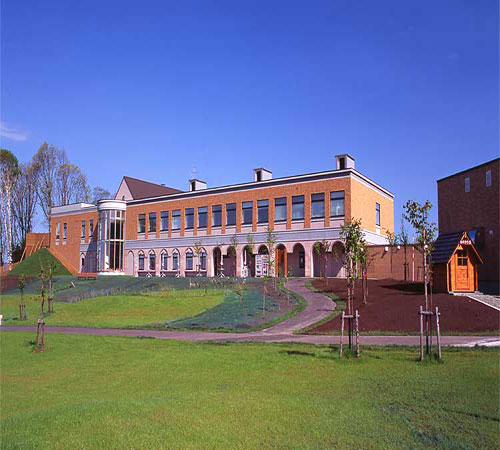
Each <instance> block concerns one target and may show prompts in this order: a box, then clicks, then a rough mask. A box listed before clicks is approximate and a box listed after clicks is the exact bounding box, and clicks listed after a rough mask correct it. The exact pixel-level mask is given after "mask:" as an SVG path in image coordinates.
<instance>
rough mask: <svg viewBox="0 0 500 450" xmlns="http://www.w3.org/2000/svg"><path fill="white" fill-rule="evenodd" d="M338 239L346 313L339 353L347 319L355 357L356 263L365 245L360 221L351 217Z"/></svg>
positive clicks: (358, 351) (356, 319) (356, 337)
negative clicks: (344, 276) (343, 268)
mask: <svg viewBox="0 0 500 450" xmlns="http://www.w3.org/2000/svg"><path fill="white" fill-rule="evenodd" d="M340 239H341V241H342V242H343V244H344V253H345V263H346V272H347V311H346V312H347V314H346V313H344V312H342V317H341V332H340V347H339V355H340V356H342V340H343V338H344V322H345V321H346V320H347V327H348V333H349V349H350V350H352V346H353V342H352V338H353V332H354V333H355V340H356V357H359V353H360V348H359V313H358V310H354V286H355V283H356V281H357V280H358V279H359V270H358V265H359V264H360V260H361V254H362V252H363V249H364V246H365V239H364V236H363V232H362V230H361V221H360V220H356V219H352V220H351V221H350V222H348V223H346V224H344V225H342V226H341V227H340Z"/></svg>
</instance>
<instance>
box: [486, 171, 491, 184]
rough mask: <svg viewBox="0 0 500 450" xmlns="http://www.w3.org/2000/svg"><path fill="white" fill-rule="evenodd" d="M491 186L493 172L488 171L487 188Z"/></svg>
mask: <svg viewBox="0 0 500 450" xmlns="http://www.w3.org/2000/svg"><path fill="white" fill-rule="evenodd" d="M490 186H491V170H487V171H486V187H490Z"/></svg>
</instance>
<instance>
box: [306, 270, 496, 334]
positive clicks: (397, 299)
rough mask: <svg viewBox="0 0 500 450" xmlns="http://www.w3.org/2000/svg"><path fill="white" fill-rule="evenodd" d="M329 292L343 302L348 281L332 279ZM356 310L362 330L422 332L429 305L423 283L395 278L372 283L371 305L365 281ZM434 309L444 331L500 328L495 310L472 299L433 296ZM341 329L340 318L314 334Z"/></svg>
mask: <svg viewBox="0 0 500 450" xmlns="http://www.w3.org/2000/svg"><path fill="white" fill-rule="evenodd" d="M312 284H313V287H315V288H316V289H320V290H324V288H325V284H324V281H323V280H319V279H318V280H314V281H313V283H312ZM327 289H328V291H333V292H334V293H335V294H336V295H338V296H339V297H340V298H342V299H344V300H345V299H346V297H347V282H346V280H345V279H337V278H332V279H329V280H328V288H327ZM355 295H356V298H355V300H354V305H355V309H358V311H359V314H360V331H361V332H363V331H397V332H418V331H419V316H418V310H419V307H420V305H424V304H425V299H424V292H423V284H420V283H405V282H401V281H396V280H392V279H383V280H368V303H367V304H366V305H363V304H362V292H361V282H359V283H358V284H357V285H356V290H355ZM432 304H433V309H434V307H435V306H437V307H438V308H439V312H440V313H441V316H440V325H441V332H445V333H447V332H463V333H477V332H486V331H492V332H494V333H495V334H496V333H498V330H499V329H500V314H499V313H498V311H496V310H495V309H493V308H490V307H489V306H486V305H483V304H481V303H479V302H477V301H475V300H472V299H469V298H468V297H462V296H454V295H450V294H444V293H433V295H432ZM331 330H340V316H337V317H335V318H334V319H332V320H330V321H328V322H326V323H324V324H322V325H319V326H318V327H316V328H314V329H313V330H311V331H310V332H311V333H321V332H328V331H331Z"/></svg>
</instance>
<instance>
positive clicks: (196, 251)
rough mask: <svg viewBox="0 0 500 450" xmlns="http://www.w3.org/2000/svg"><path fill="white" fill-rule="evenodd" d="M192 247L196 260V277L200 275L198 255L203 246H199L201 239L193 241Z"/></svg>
mask: <svg viewBox="0 0 500 450" xmlns="http://www.w3.org/2000/svg"><path fill="white" fill-rule="evenodd" d="M193 249H194V254H195V255H196V261H197V264H196V269H197V273H196V276H197V277H201V262H200V255H201V252H202V251H203V247H202V246H201V241H196V242H195V243H194V245H193Z"/></svg>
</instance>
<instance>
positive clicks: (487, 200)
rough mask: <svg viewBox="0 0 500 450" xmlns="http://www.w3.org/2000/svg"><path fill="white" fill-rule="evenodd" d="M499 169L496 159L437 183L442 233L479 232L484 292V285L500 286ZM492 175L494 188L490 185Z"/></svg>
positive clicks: (498, 161)
mask: <svg viewBox="0 0 500 450" xmlns="http://www.w3.org/2000/svg"><path fill="white" fill-rule="evenodd" d="M499 169H500V159H495V160H493V161H490V162H487V163H485V164H481V165H479V166H477V167H473V168H471V169H468V170H465V171H463V172H460V173H457V174H454V175H451V176H449V177H446V178H443V179H441V180H438V182H437V185H438V215H439V233H440V234H447V233H454V232H459V231H467V232H468V233H469V234H471V233H470V232H471V230H478V233H477V235H476V237H475V245H476V248H477V250H478V251H479V254H480V255H481V257H482V258H483V261H484V264H482V265H480V266H479V269H478V277H479V288H480V289H481V288H482V286H481V284H482V283H483V284H484V282H486V283H488V284H491V283H495V284H496V285H497V286H498V280H499V245H500V242H499V232H500V226H499V223H500V207H499V198H500V191H499V186H500V183H499ZM488 171H489V172H490V174H491V186H487V185H486V177H487V175H486V172H488ZM466 178H468V180H469V181H468V182H466ZM466 183H468V188H469V192H466Z"/></svg>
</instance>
